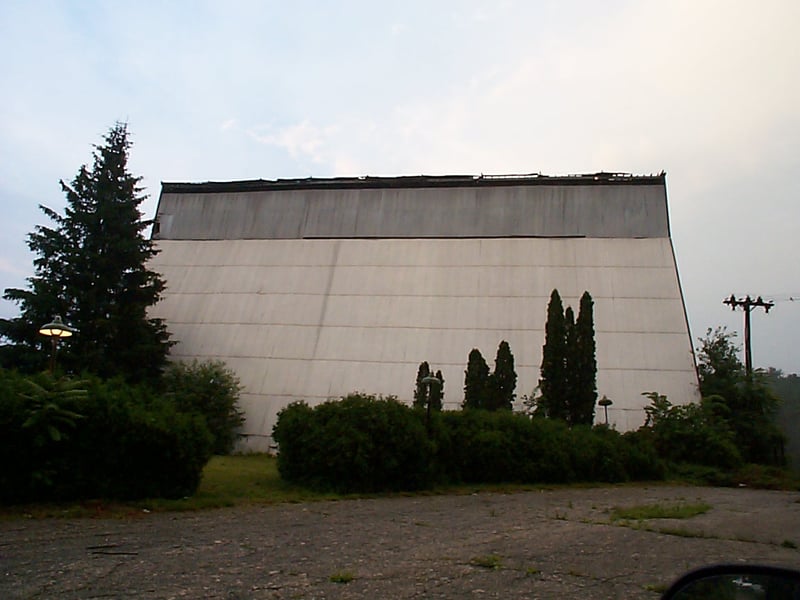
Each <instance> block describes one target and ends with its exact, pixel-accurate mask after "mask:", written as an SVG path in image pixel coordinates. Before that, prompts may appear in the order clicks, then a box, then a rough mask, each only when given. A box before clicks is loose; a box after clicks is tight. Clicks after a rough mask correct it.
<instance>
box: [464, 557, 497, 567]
mask: <svg viewBox="0 0 800 600" xmlns="http://www.w3.org/2000/svg"><path fill="white" fill-rule="evenodd" d="M469 564H471V565H472V566H473V567H481V568H483V569H499V568H500V567H501V566H503V560H502V559H501V558H500V557H499V556H497V555H496V554H486V555H484V556H475V557H473V558H472V560H470V561H469Z"/></svg>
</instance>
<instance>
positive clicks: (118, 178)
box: [0, 123, 170, 380]
mask: <svg viewBox="0 0 800 600" xmlns="http://www.w3.org/2000/svg"><path fill="white" fill-rule="evenodd" d="M130 147H131V142H130V140H129V134H128V127H127V124H125V123H117V124H115V125H114V126H113V127H112V128H111V129H110V130H109V132H108V134H107V135H106V136H105V138H104V144H102V145H100V146H95V152H94V154H93V158H94V162H93V164H92V167H91V168H89V167H87V166H86V165H83V166H82V167H81V168H80V169H79V171H78V174H77V175H76V176H75V178H74V179H73V180H72V182H71V184H70V185H67V184H66V183H64V182H63V181H61V188H62V190H63V191H64V193H65V194H66V197H67V207H66V209H65V211H64V214H63V215H61V214H59V213H58V212H56V211H54V210H52V209H50V208H47V207H44V206H42V207H41V209H42V211H43V212H44V214H45V215H46V216H47V217H48V218H49V219H50V220H51V221H53V223H54V224H55V225H54V227H52V228H51V227H46V226H43V225H40V226H37V227H36V229H35V231H34V232H33V233H31V234H30V235H29V236H28V246H29V247H30V249H31V250H32V251H33V252H34V253H35V254H36V255H37V256H36V258H35V260H34V267H35V275H34V276H33V277H31V278H29V279H28V282H29V284H30V287H29V289H26V290H20V289H7V290H5V294H4V297H5V298H6V299H8V300H12V301H15V302H17V303H18V304H19V306H20V309H21V310H20V312H21V314H20V316H19V317H17V318H15V319H11V320H3V321H2V322H0V335H3V336H4V337H6V338H7V339H8V340H10V341H11V342H12V343H13V344H14V345H15V351H14V352H13V353H9V354H7V356H19V357H20V358H19V361H18V362H19V363H22V364H21V365H19V366H21V367H26V366H27V367H31V368H33V367H35V366H37V363H40V362H41V360H42V359H46V353H44V352H43V351H42V350H41V348H42V342H43V340H41V339H40V338H41V336H39V335H38V334H37V331H38V328H39V326H40V325H42V324H44V323H47V322H49V321H51V320H52V319H53V316H54V315H56V314H58V315H61V316H62V317H63V319H64V322H65V323H68V324H70V325H71V326H73V327H76V328H78V330H79V333H78V335H75V336H73V337H72V338H70V342H69V344H65V346H64V348H63V349H62V350H63V351H62V353H61V354H60V357H59V364H61V365H64V366H65V367H66V368H67V369H72V370H75V371H79V370H90V371H93V372H95V373H97V374H99V375H101V376H106V377H108V376H114V375H122V376H124V377H126V378H128V379H129V380H145V379H150V378H153V377H156V376H157V375H159V374H160V372H161V370H162V368H163V367H164V366H165V364H166V357H167V353H168V351H169V347H170V342H169V333H168V332H167V330H166V326H165V325H164V323H163V322H162V321H161V320H159V319H149V318H148V317H147V312H146V311H147V309H148V308H149V307H150V306H152V305H153V304H155V303H156V302H157V301H158V299H159V296H160V294H161V292H162V291H163V289H164V282H163V280H162V279H161V278H160V276H159V275H158V274H157V273H155V272H154V271H150V270H148V269H147V261H148V260H149V259H151V258H152V257H153V256H155V254H156V253H157V250H156V249H155V248H154V246H153V244H152V242H151V241H150V240H148V239H146V238H145V237H144V235H143V233H144V231H145V229H147V227H149V226H150V224H151V222H150V221H143V220H142V219H141V217H142V215H141V213H140V212H139V205H140V204H141V203H142V202H143V201H144V200H145V198H146V196H145V195H143V194H142V191H143V190H142V188H141V187H139V182H140V181H141V178H140V177H134V176H133V175H131V174H130V173H129V172H128V152H129V150H130ZM36 356H39V357H42V358H32V357H36ZM15 366H17V365H15ZM39 366H40V364H39Z"/></svg>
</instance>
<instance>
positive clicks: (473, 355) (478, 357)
mask: <svg viewBox="0 0 800 600" xmlns="http://www.w3.org/2000/svg"><path fill="white" fill-rule="evenodd" d="M488 392H489V365H487V364H486V360H485V359H484V358H483V355H482V354H481V352H480V350H478V349H477V348H473V349H472V351H471V352H470V353H469V362H468V363H467V370H466V371H464V402H463V403H462V405H461V406H462V407H463V408H487V396H488Z"/></svg>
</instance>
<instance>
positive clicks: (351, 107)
mask: <svg viewBox="0 0 800 600" xmlns="http://www.w3.org/2000/svg"><path fill="white" fill-rule="evenodd" d="M798 24H800V2H797V1H796V0H786V1H783V0H764V1H763V2H752V1H738V0H724V1H723V0H720V1H706V0H670V1H669V2H655V1H649V0H630V1H626V0H606V1H605V2H594V1H588V0H587V1H585V2H579V1H570V0H559V1H552V2H551V1H535V2H530V1H519V2H515V1H511V0H493V1H492V2H489V1H486V2H478V1H471V0H463V1H459V2H455V1H452V2H451V1H444V0H443V1H436V0H422V1H418V0H403V1H402V2H393V1H389V0H387V1H386V2H374V1H369V2H367V1H346V0H342V1H340V2H335V3H334V2H326V1H323V0H319V1H317V2H310V1H302V0H300V1H296V2H291V3H289V2H271V1H267V0H263V1H257V0H254V1H252V2H247V1H239V0H226V1H224V2H223V1H217V2H214V1H206V2H203V1H199V0H198V1H192V2H188V1H180V0H176V1H172V2H163V1H161V0H158V1H150V0H139V1H137V2H118V1H116V0H109V1H99V0H80V1H78V0H60V1H57V0H53V1H51V2H46V1H38V0H19V1H18V0H3V2H2V3H0V88H1V89H2V90H3V92H2V93H1V94H0V203H1V205H2V207H3V218H2V220H0V289H5V288H9V287H24V286H25V285H26V277H29V276H31V275H32V274H33V266H32V260H33V255H32V254H31V253H30V252H29V251H28V248H27V245H26V237H27V235H28V234H29V233H30V232H31V231H33V229H34V227H35V226H36V225H42V224H43V225H48V224H49V222H48V221H47V219H46V217H45V216H44V215H43V214H42V212H41V211H40V210H39V208H38V206H39V205H40V204H42V205H45V206H48V207H51V208H54V209H56V210H59V211H61V210H63V208H64V205H65V199H64V195H63V193H62V192H61V188H60V185H59V180H61V179H63V180H65V181H67V182H68V181H70V180H72V178H73V177H74V176H75V175H76V173H77V172H78V169H79V168H80V166H81V165H83V164H91V160H92V145H93V144H98V143H100V142H101V141H102V136H103V135H104V134H105V133H106V132H107V131H108V129H109V128H110V127H111V126H113V124H114V123H115V122H116V121H125V122H127V123H128V126H129V130H130V132H131V134H132V136H131V139H132V142H133V147H132V149H131V158H130V169H131V172H132V173H133V174H135V175H139V176H142V178H143V179H142V183H143V185H144V186H145V188H146V191H147V193H148V194H149V198H148V199H147V200H146V201H145V202H144V203H143V204H142V206H141V208H142V211H143V213H144V216H145V217H146V218H152V217H153V216H154V214H155V209H156V203H157V200H158V195H159V192H160V184H161V182H162V181H169V182H176V181H179V182H200V181H230V180H240V179H279V178H280V179H287V178H297V177H334V176H358V175H373V176H378V175H382V176H395V175H420V174H424V175H447V174H467V175H477V174H480V173H484V174H519V173H543V174H547V175H567V174H577V173H593V172H597V171H613V172H629V173H635V174H652V173H659V172H661V171H662V170H664V171H666V173H667V191H668V200H669V210H670V220H671V231H672V239H673V244H674V248H675V254H676V258H677V261H678V268H679V272H680V277H681V284H682V288H683V293H684V299H685V303H686V309H687V313H688V317H689V323H690V328H691V334H692V338H693V340H694V342H695V346H697V345H698V344H697V339H698V338H700V337H702V336H703V335H704V334H705V332H706V330H707V329H708V328H715V327H718V326H721V327H727V328H728V330H729V331H732V332H736V333H737V334H738V338H737V340H738V342H739V343H741V340H742V339H743V332H742V329H743V320H744V319H743V314H742V312H741V310H740V311H737V312H732V311H731V310H730V309H729V308H728V307H727V306H725V305H723V304H722V301H723V299H725V298H727V297H729V296H730V295H731V294H735V295H736V296H738V297H743V296H745V295H747V294H750V295H752V296H754V297H755V296H758V295H760V296H763V298H764V299H765V300H772V301H774V302H775V306H774V308H773V309H772V310H771V311H770V312H769V314H765V313H764V311H763V310H760V309H757V310H754V311H753V313H752V340H753V362H754V365H755V366H756V367H775V368H778V369H782V370H783V371H784V372H785V373H800V350H798V341H800V237H799V236H798V226H800V177H799V176H798V174H799V173H800V151H799V150H800V36H798V35H797V27H798ZM17 314H18V309H17V306H16V305H15V304H12V303H10V302H7V301H4V300H3V301H0V317H6V318H8V317H13V316H16V315H17Z"/></svg>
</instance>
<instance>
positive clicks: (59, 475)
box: [0, 371, 214, 503]
mask: <svg viewBox="0 0 800 600" xmlns="http://www.w3.org/2000/svg"><path fill="white" fill-rule="evenodd" d="M213 441H214V438H213V436H212V434H211V433H210V431H209V429H208V427H207V425H206V422H205V419H204V417H202V416H201V415H199V414H196V413H185V412H180V411H179V410H178V409H177V408H176V406H175V403H174V402H171V401H170V400H168V399H166V398H165V397H164V396H163V395H159V394H155V393H154V392H152V391H150V390H149V389H148V388H145V387H141V386H131V385H128V384H125V383H123V382H122V381H121V380H111V381H102V380H100V379H98V378H96V377H86V378H83V379H78V380H69V379H65V378H64V379H55V378H52V377H51V376H49V375H48V374H46V373H45V374H40V375H35V376H30V377H24V376H21V375H18V374H17V373H15V372H12V371H0V465H2V469H1V470H0V501H2V502H4V503H10V502H24V501H31V500H36V501H41V500H65V499H78V498H95V497H102V498H120V499H131V498H140V497H153V496H161V497H181V496H186V495H191V494H193V493H194V491H195V490H196V488H197V486H198V484H199V482H200V477H201V474H202V469H203V467H204V465H205V464H206V462H207V461H208V459H209V458H210V456H211V451H212V444H213Z"/></svg>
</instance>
